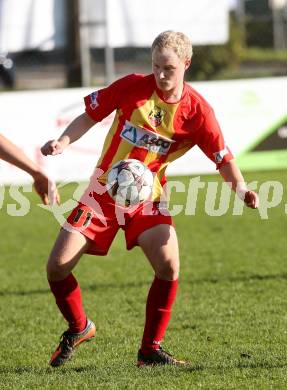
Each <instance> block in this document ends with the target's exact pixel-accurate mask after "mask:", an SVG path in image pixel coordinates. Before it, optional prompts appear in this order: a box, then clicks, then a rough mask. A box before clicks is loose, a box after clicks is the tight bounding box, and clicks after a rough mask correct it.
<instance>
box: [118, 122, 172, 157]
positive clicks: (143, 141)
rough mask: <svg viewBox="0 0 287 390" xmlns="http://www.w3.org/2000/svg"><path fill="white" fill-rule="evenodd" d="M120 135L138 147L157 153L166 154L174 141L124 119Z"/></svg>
mask: <svg viewBox="0 0 287 390" xmlns="http://www.w3.org/2000/svg"><path fill="white" fill-rule="evenodd" d="M121 137H122V138H123V139H125V140H126V141H128V142H129V143H130V144H133V145H134V146H137V147H138V148H143V149H147V150H148V151H150V152H153V153H158V154H167V153H168V151H169V149H170V146H171V144H172V143H174V142H175V141H174V140H172V139H169V138H167V137H163V136H162V135H160V134H157V133H154V132H152V131H150V130H147V129H144V128H142V127H137V126H134V125H133V124H132V123H130V122H128V121H126V122H125V124H124V127H123V129H122V132H121Z"/></svg>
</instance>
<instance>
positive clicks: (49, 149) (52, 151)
mask: <svg viewBox="0 0 287 390" xmlns="http://www.w3.org/2000/svg"><path fill="white" fill-rule="evenodd" d="M63 150H64V147H63V145H62V143H61V142H60V141H57V140H55V139H54V140H51V141H48V142H47V143H45V145H43V146H42V147H41V152H42V154H43V155H44V156H48V155H51V156H55V155H56V154H61V153H63Z"/></svg>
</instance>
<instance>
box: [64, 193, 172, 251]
mask: <svg viewBox="0 0 287 390" xmlns="http://www.w3.org/2000/svg"><path fill="white" fill-rule="evenodd" d="M87 203H89V204H87ZM159 224H168V225H173V222H172V218H171V216H170V214H169V212H168V210H167V209H166V208H162V205H161V204H160V203H159V202H145V203H143V204H140V205H138V206H133V207H129V208H127V207H121V206H118V205H116V204H115V202H114V200H113V199H112V198H111V197H110V195H109V194H108V193H107V192H105V193H104V194H102V195H98V194H96V193H93V199H92V200H91V204H90V202H86V204H83V203H81V202H80V203H79V204H78V206H77V207H76V208H75V209H74V210H73V211H72V213H71V214H70V216H69V217H68V218H67V221H66V223H65V224H64V226H63V228H64V229H66V230H68V231H79V232H81V233H82V234H83V235H84V236H86V237H87V238H89V239H90V240H91V245H90V246H89V249H88V250H87V253H89V254H93V255H102V256H104V255H106V254H107V253H108V250H109V248H110V246H111V244H112V242H113V239H114V237H115V235H116V234H117V232H118V230H119V228H122V229H123V230H124V232H125V238H126V246H127V249H128V250H130V249H132V248H133V247H134V246H136V245H138V243H137V238H138V236H139V235H140V234H141V233H142V232H144V231H145V230H147V229H150V228H152V227H153V226H156V225H159Z"/></svg>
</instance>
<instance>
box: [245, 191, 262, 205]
mask: <svg viewBox="0 0 287 390" xmlns="http://www.w3.org/2000/svg"><path fill="white" fill-rule="evenodd" d="M244 203H245V204H246V206H247V207H250V208H251V209H257V208H258V206H259V197H258V195H257V193H256V192H254V191H247V192H246V193H245V196H244Z"/></svg>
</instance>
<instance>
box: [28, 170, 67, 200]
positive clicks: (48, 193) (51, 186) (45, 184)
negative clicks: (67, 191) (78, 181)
mask: <svg viewBox="0 0 287 390" xmlns="http://www.w3.org/2000/svg"><path fill="white" fill-rule="evenodd" d="M33 179H34V188H35V191H36V192H37V194H38V195H39V196H40V198H41V199H42V202H43V203H44V204H45V205H48V204H50V205H54V204H59V203H60V195H59V192H58V189H57V186H56V184H55V183H54V182H53V181H51V180H50V179H49V178H48V177H47V176H46V175H44V174H43V173H41V172H39V173H37V174H36V175H35V176H33Z"/></svg>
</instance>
